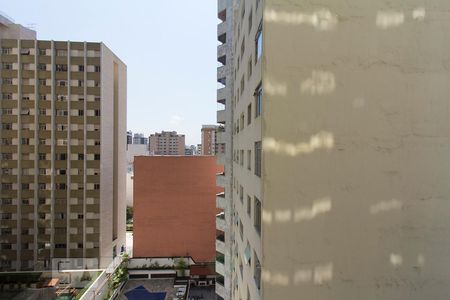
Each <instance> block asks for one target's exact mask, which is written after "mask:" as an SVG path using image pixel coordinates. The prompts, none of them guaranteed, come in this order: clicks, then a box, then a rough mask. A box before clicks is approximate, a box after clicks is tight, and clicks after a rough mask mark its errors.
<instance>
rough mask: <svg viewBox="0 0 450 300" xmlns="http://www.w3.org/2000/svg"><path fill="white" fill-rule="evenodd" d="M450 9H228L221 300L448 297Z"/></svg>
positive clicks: (240, 5)
mask: <svg viewBox="0 0 450 300" xmlns="http://www.w3.org/2000/svg"><path fill="white" fill-rule="evenodd" d="M449 7H450V4H449V3H447V2H445V1H439V0H432V1H428V2H427V3H421V4H420V5H418V4H417V3H416V2H405V1H398V2H395V3H385V2H377V1H361V2H358V3H356V2H355V3H353V4H352V5H351V6H349V5H348V1H344V0H337V1H328V2H327V1H325V2H324V1H313V3H312V2H308V1H306V2H305V1H288V0H265V1H256V0H254V1H242V0H241V1H239V0H235V1H227V0H219V2H218V14H219V19H220V20H221V21H222V22H221V23H220V24H219V25H218V39H219V41H220V42H221V43H222V44H221V45H219V46H218V60H219V62H222V63H224V62H226V64H224V65H223V66H221V67H219V68H218V81H220V82H226V86H225V87H223V88H221V89H219V90H218V92H217V95H218V96H217V100H218V101H219V102H221V103H222V104H224V105H225V108H224V109H223V110H219V111H218V112H217V121H218V123H220V124H223V125H225V134H224V135H223V136H221V137H218V138H217V140H218V143H225V144H226V151H225V155H218V160H219V161H220V160H222V162H223V163H224V165H225V173H224V174H223V175H220V176H218V178H217V181H218V184H219V185H220V186H223V187H225V192H224V198H225V203H224V202H220V199H218V202H217V203H218V207H219V208H222V207H223V208H224V216H225V220H222V219H220V218H218V219H217V227H218V228H228V227H230V228H231V230H230V232H229V233H228V232H227V231H226V229H225V239H224V240H225V249H223V250H220V248H219V247H217V251H218V252H221V253H224V254H225V261H224V263H221V262H216V270H217V272H218V274H219V278H220V280H221V281H222V282H220V280H218V284H217V285H216V293H217V295H218V298H219V299H252V300H253V299H270V300H272V299H299V298H305V299H321V300H322V299H356V298H364V299H372V298H373V299H375V298H383V299H406V298H408V299H417V300H419V299H431V298H432V299H445V298H446V297H447V296H446V295H448V293H449V291H450V289H449V288H448V287H449V283H450V279H449V278H450V276H449V275H450V269H449V268H447V267H446V266H448V265H449V263H450V261H449V257H448V256H447V255H445V253H446V249H447V248H448V245H449V244H450V236H449V235H448V232H449V231H450V221H449V220H450V218H449V217H450V201H449V199H450V191H449V189H448V184H447V182H448V180H449V179H450V172H449V170H450V168H449V164H450V161H449V159H448V153H449V152H450V130H449V129H450V122H449V121H448V115H447V113H446V111H447V107H448V99H447V98H448V94H449V89H448V81H449V79H450V75H449V74H450V73H449V72H448V68H447V67H446V66H447V63H446V62H448V61H450V52H449V51H447V50H448V49H449V48H450V44H449V42H448V39H447V38H446V35H447V32H448V30H449V29H450V23H449V22H448V21H447V18H443V17H442V16H443V15H442V11H446V10H447V9H448V8H449ZM444 15H445V16H447V14H446V13H445V14H444ZM229 22H232V23H233V24H229ZM230 55H231V57H232V61H230V60H229V57H230ZM225 57H226V60H225ZM223 78H225V79H226V80H223ZM228 89H231V91H229V90H228ZM230 114H231V115H232V117H231V118H230ZM230 139H231V141H230ZM228 143H229V144H230V145H231V147H232V148H231V150H230V149H229V146H228ZM230 155H231V157H232V162H230V161H229V160H228V158H229V156H230ZM223 160H224V161H223ZM229 183H231V186H230V185H229ZM226 201H230V202H229V203H228V202H226ZM220 203H223V205H220ZM228 210H229V211H228ZM224 226H226V227H224ZM227 234H229V236H227ZM221 246H222V245H221ZM228 253H229V254H228ZM220 276H222V277H220ZM418 286H420V288H416V289H415V288H412V287H418Z"/></svg>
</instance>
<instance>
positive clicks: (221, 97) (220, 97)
mask: <svg viewBox="0 0 450 300" xmlns="http://www.w3.org/2000/svg"><path fill="white" fill-rule="evenodd" d="M229 94H230V89H229V88H228V87H223V88H220V89H218V90H217V102H219V103H222V104H225V100H226V99H227V98H228V97H229Z"/></svg>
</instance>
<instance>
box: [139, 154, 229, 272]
mask: <svg viewBox="0 0 450 300" xmlns="http://www.w3.org/2000/svg"><path fill="white" fill-rule="evenodd" d="M155 170H159V171H158V172H156V171H155ZM219 172H222V167H221V166H218V165H216V160H215V158H214V157H207V156H177V157H166V156H158V157H156V156H150V157H143V156H139V157H136V158H135V160H134V244H133V257H134V258H161V257H191V258H192V259H193V260H194V261H195V263H196V264H204V263H211V262H214V261H215V258H216V249H215V245H216V225H215V218H216V207H215V201H214V199H215V195H216V194H217V193H219V192H220V191H221V189H220V188H218V187H217V186H216V179H215V176H216V173H219Z"/></svg>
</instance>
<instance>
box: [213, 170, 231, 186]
mask: <svg viewBox="0 0 450 300" xmlns="http://www.w3.org/2000/svg"><path fill="white" fill-rule="evenodd" d="M227 183H228V181H227V178H226V177H225V173H217V174H216V185H217V186H220V187H225V186H226V185H227Z"/></svg>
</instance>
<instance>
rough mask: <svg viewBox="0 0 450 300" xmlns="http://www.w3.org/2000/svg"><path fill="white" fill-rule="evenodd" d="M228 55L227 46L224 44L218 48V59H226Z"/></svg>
mask: <svg viewBox="0 0 450 300" xmlns="http://www.w3.org/2000/svg"><path fill="white" fill-rule="evenodd" d="M226 55H227V45H226V44H222V45H219V46H217V57H224V56H226ZM220 62H222V61H220ZM225 62H226V61H225Z"/></svg>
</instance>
